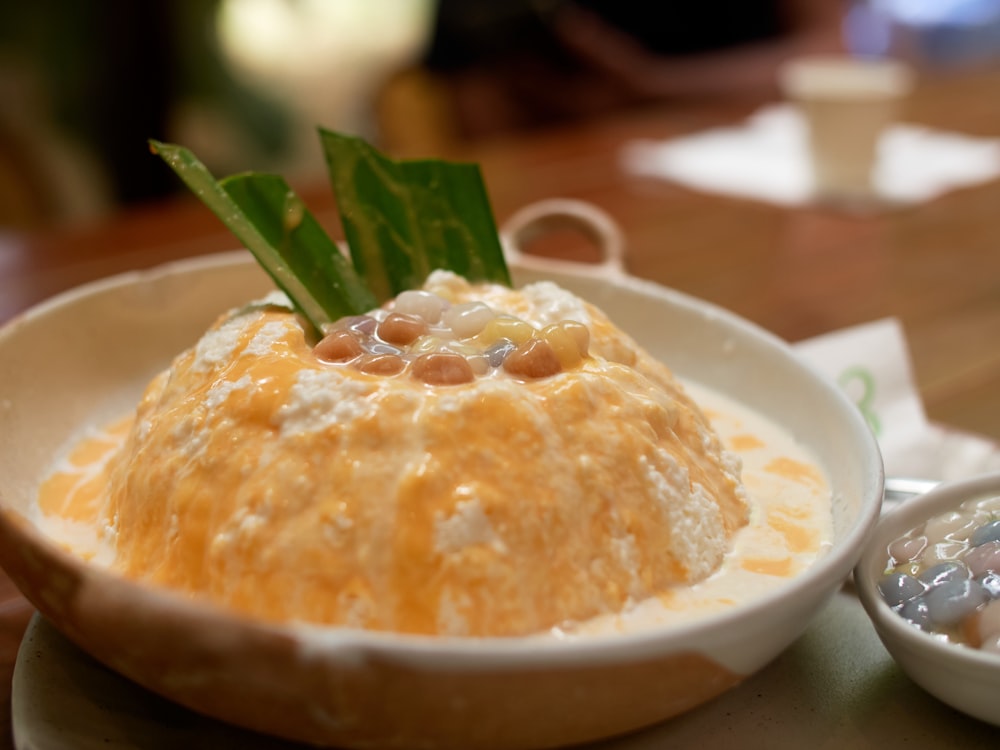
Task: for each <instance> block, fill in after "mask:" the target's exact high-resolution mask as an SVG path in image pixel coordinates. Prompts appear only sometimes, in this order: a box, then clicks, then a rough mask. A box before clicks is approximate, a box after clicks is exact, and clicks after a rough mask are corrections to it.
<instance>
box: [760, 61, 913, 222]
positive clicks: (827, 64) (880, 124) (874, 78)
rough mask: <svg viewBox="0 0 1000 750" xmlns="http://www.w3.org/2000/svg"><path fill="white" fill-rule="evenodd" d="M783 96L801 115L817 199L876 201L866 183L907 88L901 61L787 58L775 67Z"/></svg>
mask: <svg viewBox="0 0 1000 750" xmlns="http://www.w3.org/2000/svg"><path fill="white" fill-rule="evenodd" d="M779 76H780V84H781V88H782V90H783V92H784V94H785V97H786V98H787V99H788V100H789V101H790V102H792V103H793V104H795V105H797V106H798V107H799V109H800V110H801V112H802V115H803V117H804V119H805V123H806V127H807V131H808V139H809V153H810V158H811V162H812V171H813V178H814V193H815V197H816V199H817V200H819V201H821V202H833V203H838V204H846V205H865V204H868V203H872V202H877V195H876V192H875V188H874V186H873V182H872V174H873V169H874V166H875V162H876V155H877V152H878V143H879V140H880V138H881V136H882V134H883V133H884V132H885V131H886V129H887V128H888V127H889V126H890V125H891V124H892V123H893V121H894V120H895V119H896V118H897V116H898V112H899V104H900V102H901V101H902V100H903V99H904V98H905V97H906V96H907V95H908V94H909V92H910V90H911V89H912V86H913V77H914V76H913V72H912V70H911V69H910V68H909V66H907V65H906V64H905V63H902V62H899V61H895V60H887V59H864V58H856V57H850V56H847V55H821V56H807V57H800V58H795V59H792V60H789V61H788V62H787V63H785V64H784V65H783V66H782V68H781V71H780V74H779Z"/></svg>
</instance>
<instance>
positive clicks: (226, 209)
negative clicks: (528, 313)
mask: <svg viewBox="0 0 1000 750" xmlns="http://www.w3.org/2000/svg"><path fill="white" fill-rule="evenodd" d="M320 139H321V141H322V144H323V150H324V153H325V154H326V159H327V166H328V170H329V173H330V180H331V183H332V185H333V189H334V192H335V195H336V198H337V205H338V208H339V209H340V217H341V221H342V223H343V227H344V235H345V236H346V238H347V243H348V246H349V248H350V256H349V257H347V256H345V255H344V254H343V253H342V252H341V251H340V250H339V249H338V247H337V245H336V243H334V242H333V241H332V240H331V239H330V237H329V236H328V235H327V234H326V233H325V232H324V231H323V229H322V227H321V226H320V225H319V223H318V222H317V221H316V219H315V218H314V217H313V216H312V214H310V213H309V211H308V210H307V209H306V207H305V206H304V205H303V203H302V201H301V200H300V199H299V198H298V197H297V196H296V195H295V194H294V193H293V192H292V190H291V188H289V186H288V184H287V183H286V182H285V180H284V179H282V178H281V177H279V176H277V175H269V174H259V173H254V172H248V173H245V174H239V175H233V176H231V177H226V178H224V179H222V180H216V179H215V178H214V177H213V176H212V174H211V173H210V172H209V171H208V169H207V168H206V167H205V165H204V164H202V163H201V162H200V161H199V160H198V159H197V157H195V155H194V154H193V153H191V151H189V150H188V149H186V148H184V147H182V146H177V145H174V144H168V143H161V142H159V141H150V147H151V149H152V151H153V153H155V154H158V155H159V156H160V157H161V158H162V159H163V160H164V161H165V162H166V163H167V164H168V165H170V167H171V168H172V169H173V170H174V171H175V172H176V173H177V175H178V176H179V177H180V178H181V179H182V180H183V181H184V182H185V183H186V184H187V186H188V187H189V188H190V189H191V190H192V191H193V192H194V194H195V195H197V196H198V197H199V198H200V199H201V200H202V201H203V202H204V203H205V205H207V206H208V207H209V208H210V209H211V210H212V211H213V212H214V213H215V214H216V216H218V217H219V219H220V220H221V221H222V222H223V224H225V225H226V226H227V227H228V228H229V229H230V231H232V233H233V234H234V235H236V238H237V239H238V240H240V242H242V243H243V244H244V245H245V246H246V247H247V249H248V250H250V252H251V253H253V255H254V257H255V258H256V259H257V262H258V263H260V265H261V266H263V268H264V269H265V270H266V271H267V272H268V273H269V274H270V275H271V278H273V279H274V282H275V283H276V284H277V285H278V287H279V288H281V289H282V290H284V292H285V293H286V294H287V295H288V296H289V298H290V299H291V300H292V302H293V303H294V304H295V306H296V307H297V308H298V310H299V311H300V312H301V313H302V315H303V316H304V317H305V318H306V319H307V320H308V321H309V322H310V323H311V324H312V326H313V327H314V328H315V329H316V332H318V333H322V332H323V330H324V327H325V326H327V325H328V324H329V323H331V322H332V321H334V320H336V319H337V318H340V317H342V316H344V315H358V314H361V313H364V312H367V311H368V310H371V309H372V308H373V307H375V306H376V305H378V304H380V303H382V302H384V301H386V300H387V299H389V298H391V297H394V296H395V295H397V294H398V293H400V292H402V291H405V290H407V289H415V288H418V287H420V286H421V285H422V284H423V283H424V280H425V279H426V278H427V275H428V274H429V273H430V272H431V271H434V270H436V269H444V270H449V271H454V272H455V273H458V274H460V275H462V276H464V277H465V278H467V279H468V280H469V281H473V282H475V281H492V282H496V283H501V284H506V285H508V286H509V285H510V283H511V282H510V274H509V272H508V270H507V264H506V262H505V260H504V256H503V249H502V248H501V245H500V239H499V237H498V235H497V229H496V223H495V222H494V220H493V211H492V209H491V207H490V202H489V197H488V196H487V194H486V187H485V185H484V184H483V179H482V175H481V174H480V171H479V167H478V166H476V165H475V164H462V163H455V162H445V161H440V160H434V159H425V160H413V161H397V160H393V159H390V158H388V157H386V156H384V155H383V154H381V153H379V152H378V151H377V150H375V149H374V148H373V147H372V146H370V145H369V144H368V143H366V142H365V141H363V140H362V139H360V138H354V137H351V136H345V135H341V134H339V133H334V132H332V131H329V130H323V129H320Z"/></svg>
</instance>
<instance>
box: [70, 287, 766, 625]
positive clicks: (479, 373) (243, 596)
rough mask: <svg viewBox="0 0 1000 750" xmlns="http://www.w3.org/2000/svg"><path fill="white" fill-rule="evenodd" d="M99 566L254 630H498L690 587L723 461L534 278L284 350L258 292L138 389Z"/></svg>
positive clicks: (735, 519)
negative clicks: (232, 615)
mask: <svg viewBox="0 0 1000 750" xmlns="http://www.w3.org/2000/svg"><path fill="white" fill-rule="evenodd" d="M106 477H107V479H106V486H105V487H104V488H103V489H102V490H101V491H100V492H99V497H98V498H91V499H89V500H88V501H87V503H84V504H85V505H88V507H93V508H94V509H95V512H96V513H97V514H98V515H99V516H101V518H100V519H99V521H100V523H101V524H102V525H103V527H104V532H103V536H104V542H105V543H106V544H107V545H108V546H109V547H110V548H111V549H112V550H113V553H112V555H113V563H112V564H113V565H114V567H116V568H117V569H119V570H121V571H123V572H124V573H125V574H127V575H128V576H130V577H134V578H137V579H140V580H143V581H148V582H150V583H154V584H158V585H163V586H168V587H171V588H174V589H178V590H181V591H184V592H190V593H191V594H195V595H200V596H204V597H207V598H209V599H211V600H213V601H215V602H217V603H219V604H221V605H223V606H225V607H228V608H232V609H235V610H237V611H240V612H243V613H246V614H248V615H251V616H254V617H259V618H264V619H269V620H282V621H284V620H295V621H308V622H316V623H329V624H338V625H344V626H349V627H359V628H368V629H377V630H391V631H397V632H410V633H427V634H448V635H477V636H480V635H503V636H506V635H521V634H528V633H532V632H538V631H542V630H545V629H548V628H551V627H554V626H558V625H562V624H564V623H566V622H567V621H569V622H572V621H580V620H584V619H587V618H591V617H594V616H596V615H600V614H604V613H609V612H617V611H621V610H623V609H624V608H626V607H628V606H629V605H630V604H631V603H634V602H637V601H640V600H642V599H645V598H648V597H650V596H654V595H656V594H657V593H660V592H664V591H666V590H668V589H669V588H670V587H672V586H676V585H687V584H692V583H694V582H697V581H699V580H701V579H704V578H705V577H707V576H708V575H709V574H711V573H712V572H713V571H715V570H716V569H717V568H718V566H719V565H720V563H721V562H722V560H723V557H724V556H725V554H726V551H727V549H728V546H729V540H730V537H731V535H732V534H733V533H734V532H735V531H736V530H737V529H738V528H740V527H741V526H743V525H744V524H745V523H746V521H747V510H746V505H745V501H744V493H743V488H742V485H741V483H740V479H739V461H738V459H736V458H733V457H731V456H730V455H729V454H727V453H725V452H724V451H723V450H722V448H721V446H720V443H719V440H718V438H717V437H716V436H715V434H714V433H713V432H712V430H711V428H710V426H709V424H708V421H707V420H706V418H705V417H704V415H703V414H702V413H701V411H700V410H699V409H698V407H697V406H695V405H694V403H693V402H692V401H691V400H690V399H689V398H688V397H687V396H686V395H685V394H684V392H683V391H682V389H681V388H680V386H679V385H678V384H677V383H676V382H675V380H674V379H673V377H672V376H671V374H670V372H669V371H668V370H667V369H666V368H665V367H664V366H663V365H661V364H659V363H658V362H656V361H654V360H652V358H650V357H649V356H648V355H647V354H646V353H644V352H643V351H642V350H641V349H640V348H639V347H638V346H637V345H636V344H635V343H634V342H633V341H632V340H631V339H630V338H629V337H628V336H626V335H625V334H624V333H622V332H621V331H619V330H618V329H617V328H615V327H614V326H613V325H612V324H611V323H610V322H609V321H608V320H607V318H606V317H605V316H604V315H603V314H602V313H601V312H600V311H599V310H597V309H596V308H594V307H593V306H591V305H589V304H587V303H585V302H584V301H582V300H580V299H579V298H577V297H575V296H573V295H571V294H570V293H569V292H566V291H564V290H562V289H561V288H559V287H557V286H556V285H554V284H552V283H548V282H542V283H538V284H533V285H529V286H527V287H525V288H524V289H522V290H520V291H514V290H511V289H508V288H506V287H503V286H500V285H486V284H478V285H470V284H469V283H467V282H466V281H465V280H463V279H461V278H460V277H458V276H455V275H453V274H450V273H446V272H436V273H434V274H432V276H431V277H430V279H429V280H428V282H427V284H426V285H425V288H424V290H422V291H419V292H410V293H404V294H403V295H400V297H398V298H397V299H396V300H394V301H392V302H390V303H387V305H385V306H383V308H381V309H380V310H377V311H373V312H372V313H371V314H370V315H367V316H359V317H355V318H348V319H345V320H343V321H340V322H338V323H337V324H335V325H334V326H333V327H332V329H331V330H329V331H328V332H327V335H326V337H325V338H324V339H323V340H322V341H320V342H318V343H316V342H314V341H307V336H306V334H305V332H304V329H303V326H302V324H301V321H300V320H299V319H298V318H297V317H296V316H295V315H294V314H293V313H292V312H291V308H290V306H288V305H287V300H285V299H284V297H283V295H281V294H275V295H272V297H270V298H268V299H266V300H262V301H261V302H258V303H254V304H251V305H248V306H247V307H245V308H243V309H240V310H235V311H232V312H231V313H229V314H228V315H226V316H224V317H223V318H222V319H221V320H220V321H218V323H217V324H216V325H215V326H214V327H213V328H212V329H211V330H209V331H208V332H207V333H206V334H205V335H204V337H203V338H202V339H201V340H200V341H199V342H198V343H197V345H195V346H194V347H192V348H191V349H190V350H188V351H186V352H184V353H183V354H181V355H180V356H178V357H177V358H176V359H175V361H174V362H173V364H172V366H171V367H170V369H169V370H168V371H166V372H164V373H162V374H161V375H160V376H159V377H157V378H156V379H155V380H154V381H153V383H152V384H151V385H150V386H149V388H148V390H147V392H146V394H145V396H144V398H143V400H142V402H141V404H140V405H139V407H138V410H137V414H136V417H135V420H134V422H133V424H132V426H131V431H130V432H129V434H128V436H127V438H126V440H125V442H124V445H123V447H122V448H121V449H120V450H119V451H118V452H117V453H116V454H115V455H114V456H113V457H112V459H111V460H110V462H109V464H108V468H107V474H106Z"/></svg>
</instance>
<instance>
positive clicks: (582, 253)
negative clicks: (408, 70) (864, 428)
mask: <svg viewBox="0 0 1000 750" xmlns="http://www.w3.org/2000/svg"><path fill="white" fill-rule="evenodd" d="M998 93H1000V71H987V72H981V73H975V74H963V75H952V76H949V77H938V78H933V79H925V80H924V81H923V82H922V83H921V84H920V86H919V87H918V88H917V91H916V93H915V94H914V96H913V98H912V100H911V101H910V102H909V103H908V105H907V110H906V113H905V117H906V119H907V120H908V121H910V122H915V123H920V124H924V125H929V126H933V127H937V128H943V129H947V130H952V131H956V132H962V133H967V134H972V135H980V136H990V137H1000V95H998ZM752 111H753V107H752V106H750V105H748V104H740V105H736V104H732V105H724V104H721V105H707V104H706V105H704V106H698V107H691V106H685V107H670V106H659V107H655V108H650V109H647V110H642V111H637V112H632V113H627V114H617V115H615V116H613V117H610V118H608V119H605V120H593V121H587V122H583V123H578V124H575V125H573V126H568V127H564V128H560V129H554V130H550V131H545V132H538V133H532V134H524V135H520V136H517V137H510V138H503V139H496V140H491V141H488V142H483V143H479V144H475V145H468V144H466V145H455V146H454V147H452V148H451V150H450V151H449V153H447V154H443V155H447V156H452V157H456V158H465V159H472V160H475V161H478V162H480V164H481V165H482V168H483V172H484V175H485V178H486V182H487V186H488V188H489V191H490V194H491V196H492V199H493V203H494V209H495V212H496V214H497V217H498V219H499V220H500V221H503V220H504V219H505V218H506V217H507V216H509V215H511V214H512V213H513V212H514V211H515V210H516V209H518V208H520V207H522V206H524V205H526V204H528V203H530V202H533V201H535V200H539V199H543V198H551V197H572V198H578V199H582V200H586V201H589V202H591V203H593V204H595V205H597V206H599V207H601V208H603V209H604V210H605V211H606V212H608V213H609V214H610V215H611V216H612V217H613V218H614V219H615V220H616V221H617V222H618V223H619V224H620V225H621V227H622V229H623V231H624V233H625V238H626V242H627V255H626V264H627V268H628V270H629V272H630V273H632V274H634V275H636V276H640V277H643V278H647V279H651V280H654V281H657V282H660V283H662V284H665V285H667V286H671V287H674V288H677V289H680V290H682V291H684V292H687V293H690V294H693V295H695V296H697V297H701V298H703V299H706V300H709V301H712V302H715V303H718V304H720V305H723V306H724V307H727V308H729V309H731V310H733V311H735V312H736V313H739V314H740V315H743V316H745V317H746V318H749V319H750V320H752V321H754V322H756V323H758V324H760V325H762V326H763V327H765V328H767V329H769V330H771V331H772V332H774V333H776V334H777V335H779V336H781V337H783V338H785V339H787V340H789V341H797V340H800V339H803V338H808V337H811V336H814V335H817V334H820V333H824V332H827V331H831V330H835V329H838V328H842V327H844V326H850V325H853V324H858V323H863V322H867V321H871V320H875V319H878V318H882V317H887V316H894V317H897V318H898V319H899V320H900V321H901V322H902V325H903V329H904V331H905V334H906V337H907V341H908V344H909V346H910V349H911V353H912V367H913V370H914V374H915V378H916V381H917V385H918V387H919V390H920V393H921V395H922V397H923V399H924V401H925V405H926V408H927V412H928V415H929V417H930V418H931V419H932V420H935V421H937V422H940V423H942V424H945V425H949V426H953V427H956V428H959V429H962V430H967V431H971V432H975V433H980V434H983V435H986V436H988V437H991V438H994V439H996V440H998V441H1000V346H998V341H1000V181H994V182H991V183H987V184H985V185H981V186H977V187H973V188H968V189H963V190H959V191H955V192H953V193H950V194H947V195H945V196H943V197H940V198H938V199H936V200H933V201H931V202H928V203H924V204H920V205H916V206H912V207H908V208H904V209H895V210H890V211H882V212H877V213H871V214H866V215H850V214H844V213H837V212H835V211H832V210H829V209H822V208H815V207H813V208H799V209H788V208H781V207H776V206H773V205H768V204H763V203H757V202H754V201H748V200H737V199H731V198H725V197H720V196H717V195H709V194H701V193H697V192H693V191H691V190H688V189H686V188H683V187H680V186H677V185H673V184H669V183H666V182H663V181H660V180H655V179H650V178H639V177H635V176H631V175H629V174H627V173H626V172H624V171H623V169H622V168H621V163H620V159H619V155H620V149H621V147H622V146H623V144H625V143H627V142H629V141H630V140H632V139H636V138H668V137H672V136H678V135H681V134H685V133H690V132H695V131H697V130H700V129H702V128H706V127H710V126H715V125H721V124H727V123H736V122H738V121H739V120H740V119H742V118H743V117H745V116H747V115H748V114H750V113H751V112H752ZM302 193H303V196H304V198H305V199H306V202H307V203H308V204H309V205H310V206H311V207H312V208H313V209H314V211H315V212H316V213H317V215H318V217H319V218H320V220H321V222H323V223H324V224H326V225H327V226H328V228H329V229H330V231H331V233H333V234H334V235H339V227H338V226H337V225H336V216H335V212H334V205H333V201H332V197H331V196H330V195H329V193H328V191H327V189H326V188H325V186H313V185H306V186H303V189H302ZM233 247H234V241H233V239H232V238H231V236H230V235H229V234H228V233H227V232H226V231H225V230H224V229H222V228H221V227H220V225H219V224H218V223H217V222H216V220H215V218H214V217H213V216H211V215H210V214H209V213H208V212H207V211H206V210H205V209H203V208H202V207H201V205H200V204H198V203H197V202H196V201H193V200H190V199H187V198H179V199H177V200H173V201H169V202H166V203H163V204H160V205H152V206H148V207H144V208H141V209H133V210H130V211H129V212H125V213H121V214H118V215H115V216H113V217H111V218H109V219H107V220H104V221H100V222H98V223H96V224H93V225H89V226H85V227H74V228H71V229H63V230H48V231H44V232H37V233H22V234H13V235H11V234H8V235H5V236H3V237H2V238H0V323H3V322H4V321H6V320H8V319H10V318H12V317H14V316H15V315H16V314H17V313H19V312H20V311H22V310H24V309H26V308H27V307H29V306H31V305H33V304H35V303H37V302H39V301H41V300H43V299H45V298H47V297H49V296H51V295H53V294H56V293H58V292H60V291H63V290H65V289H68V288H70V287H73V286H76V285H78V284H81V283H84V282H87V281H91V280H94V279H97V278H100V277H103V276H107V275H110V274H114V273H118V272H121V271H125V270H128V269H134V268H146V267H150V266H154V265H157V264H159V263H162V262H165V261H169V260H174V259H178V258H183V257H188V256H193V255H202V254H206V253H211V252H216V251H221V250H228V249H232V248H233ZM539 252H542V253H546V254H555V255H559V256H564V257H570V258H574V259H587V258H588V257H590V256H591V255H592V250H591V249H590V248H589V247H587V246H585V245H584V244H581V243H579V242H577V241H576V240H574V239H573V238H558V237H557V238H554V239H553V240H552V241H551V242H550V244H549V245H548V246H547V247H543V248H539ZM31 612H32V610H31V607H30V606H29V605H28V604H27V602H26V601H25V600H24V599H23V598H21V596H20V594H19V593H18V592H17V590H16V589H15V588H14V587H13V585H12V584H11V583H10V582H9V581H8V580H7V579H6V578H4V577H2V574H0V707H2V708H0V750H4V748H10V747H12V740H11V738H10V717H9V695H10V679H11V674H12V671H13V666H14V661H15V657H16V651H17V647H18V644H19V641H20V638H21V634H22V633H23V631H24V627H25V625H26V623H27V621H28V618H29V617H30V614H31Z"/></svg>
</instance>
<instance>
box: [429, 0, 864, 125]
mask: <svg viewBox="0 0 1000 750" xmlns="http://www.w3.org/2000/svg"><path fill="white" fill-rule="evenodd" d="M844 10H845V8H844V6H843V3H842V2H841V0H714V1H708V0H705V1H703V2H693V3H692V2H671V3H650V2H643V1H642V0H438V14H437V19H436V26H435V30H434V35H433V38H432V40H431V44H430V48H429V51H428V54H427V56H426V60H425V70H426V71H428V72H429V73H430V74H431V75H432V76H433V77H434V78H435V79H436V80H438V81H439V82H441V83H443V85H444V88H445V90H446V99H447V106H448V107H449V108H450V112H451V116H452V120H453V126H454V128H455V130H456V132H457V134H458V135H459V136H461V137H466V138H469V137H477V136H482V135H487V134H492V133H499V132H505V131H510V130H515V129H518V128H524V127H532V126H536V125H544V124H547V123H553V122H558V121H561V120H566V119H570V118H576V117H582V116H588V115H593V114H598V113H601V112H607V111H610V110H613V109H618V108H621V107H624V106H631V105H635V104H640V103H643V102H650V101H664V100H668V101H670V100H673V101H684V100H690V99H693V98H706V97H753V98H755V99H759V98H760V97H761V96H763V95H769V94H774V93H776V78H775V71H776V69H777V66H778V65H779V64H780V62H781V61H783V60H784V59H786V58H788V57H791V56H793V55H797V54H802V53H807V52H826V51H840V50H842V49H843V44H842V36H841V24H842V19H843V14H844Z"/></svg>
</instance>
